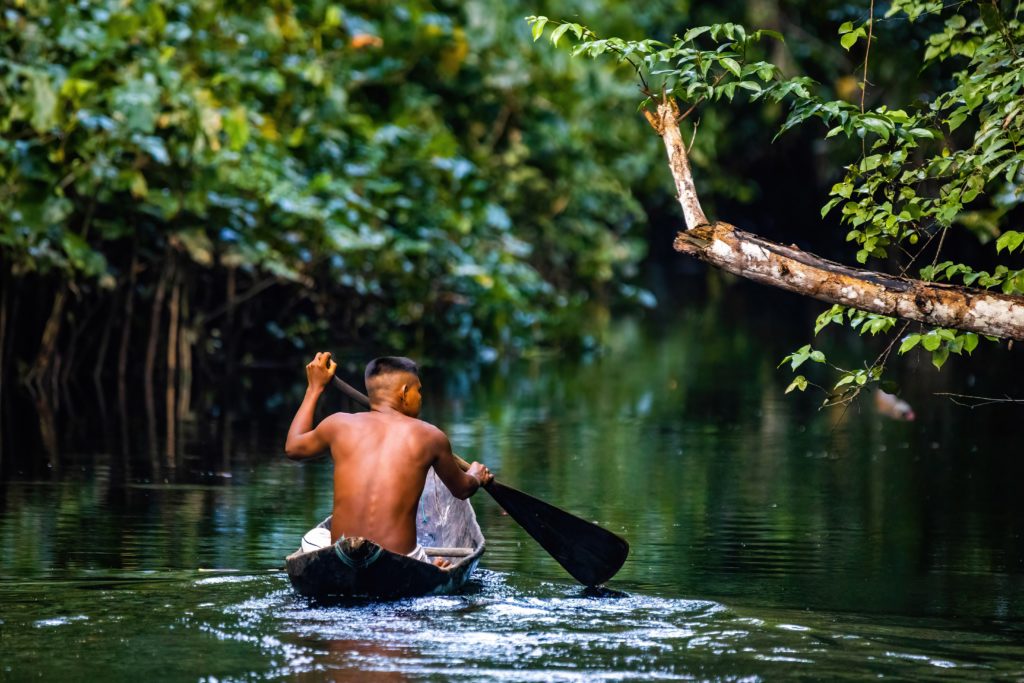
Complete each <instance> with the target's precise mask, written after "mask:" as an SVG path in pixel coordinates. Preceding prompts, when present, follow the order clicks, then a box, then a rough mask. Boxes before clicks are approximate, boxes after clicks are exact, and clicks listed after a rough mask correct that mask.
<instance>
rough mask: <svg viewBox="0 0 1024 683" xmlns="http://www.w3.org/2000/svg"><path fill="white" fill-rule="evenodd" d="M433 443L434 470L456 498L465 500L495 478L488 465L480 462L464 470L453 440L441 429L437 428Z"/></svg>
mask: <svg viewBox="0 0 1024 683" xmlns="http://www.w3.org/2000/svg"><path fill="white" fill-rule="evenodd" d="M431 445H432V446H433V451H434V454H435V455H434V462H433V467H434V471H435V472H437V476H438V477H440V478H441V481H443V482H444V485H445V486H447V487H448V490H449V491H451V493H452V495H453V496H455V497H456V498H459V499H461V500H465V499H466V498H469V497H470V496H472V495H473V494H474V493H476V491H477V489H479V488H480V487H481V486H486V485H487V484H489V483H491V479H494V475H493V474H491V471H490V470H489V469H487V466H486V465H483V464H481V463H479V462H474V463H473V464H472V465H470V466H469V470H467V471H466V472H463V471H462V468H461V467H459V465H458V463H457V462H455V457H454V456H453V455H452V444H451V442H450V441H448V437H447V436H445V435H444V432H442V431H441V430H437V434H436V435H435V436H434V443H433V444H431Z"/></svg>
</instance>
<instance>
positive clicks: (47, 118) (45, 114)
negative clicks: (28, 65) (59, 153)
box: [28, 71, 57, 133]
mask: <svg viewBox="0 0 1024 683" xmlns="http://www.w3.org/2000/svg"><path fill="white" fill-rule="evenodd" d="M28 90H30V91H31V93H32V120H31V124H32V127H33V128H35V129H36V132H37V133H45V132H47V131H49V130H51V129H52V128H55V127H56V126H57V91H56V90H54V89H53V85H52V84H51V83H50V77H49V76H47V75H46V74H45V73H43V72H42V71H31V72H30V73H29V77H28Z"/></svg>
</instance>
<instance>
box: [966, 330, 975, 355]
mask: <svg viewBox="0 0 1024 683" xmlns="http://www.w3.org/2000/svg"><path fill="white" fill-rule="evenodd" d="M976 348H978V335H976V334H975V333H974V332H968V333H967V334H965V335H964V350H965V351H967V353H968V354H970V353H973V352H974V349H976Z"/></svg>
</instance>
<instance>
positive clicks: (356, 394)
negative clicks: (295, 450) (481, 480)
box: [331, 377, 469, 472]
mask: <svg viewBox="0 0 1024 683" xmlns="http://www.w3.org/2000/svg"><path fill="white" fill-rule="evenodd" d="M331 382H332V383H333V384H334V386H335V387H337V388H338V389H341V393H343V394H345V395H346V396H348V397H349V398H350V399H352V400H353V401H355V402H356V403H358V404H359V405H361V406H363V407H364V408H369V407H370V399H369V398H368V397H367V396H366V394H364V393H363V392H361V391H359V390H358V389H356V388H355V387H354V386H352V385H351V384H349V383H348V382H346V381H345V380H343V379H341V378H340V377H332V378H331ZM452 457H453V458H455V462H456V463H457V464H458V466H459V467H460V468H461V469H462V471H463V472H465V471H467V470H469V463H468V462H466V461H465V460H463V459H462V458H460V457H459V456H457V455H455V454H454V453H452Z"/></svg>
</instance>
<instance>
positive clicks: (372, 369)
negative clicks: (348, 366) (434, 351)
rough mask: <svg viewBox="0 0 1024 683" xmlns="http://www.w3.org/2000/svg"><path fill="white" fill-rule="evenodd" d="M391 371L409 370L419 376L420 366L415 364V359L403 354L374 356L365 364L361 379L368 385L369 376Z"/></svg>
mask: <svg viewBox="0 0 1024 683" xmlns="http://www.w3.org/2000/svg"><path fill="white" fill-rule="evenodd" d="M392 372H409V373H412V374H413V375H416V376H417V377H419V376H420V367H419V366H418V365H416V362H415V361H413V360H410V359H408V358H405V357H403V356H381V357H380V358H374V359H373V360H371V361H370V362H369V363H367V364H366V373H365V374H364V375H363V381H364V382H366V384H367V385H369V383H370V378H372V377H376V376H377V375H386V374H389V373H392Z"/></svg>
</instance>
